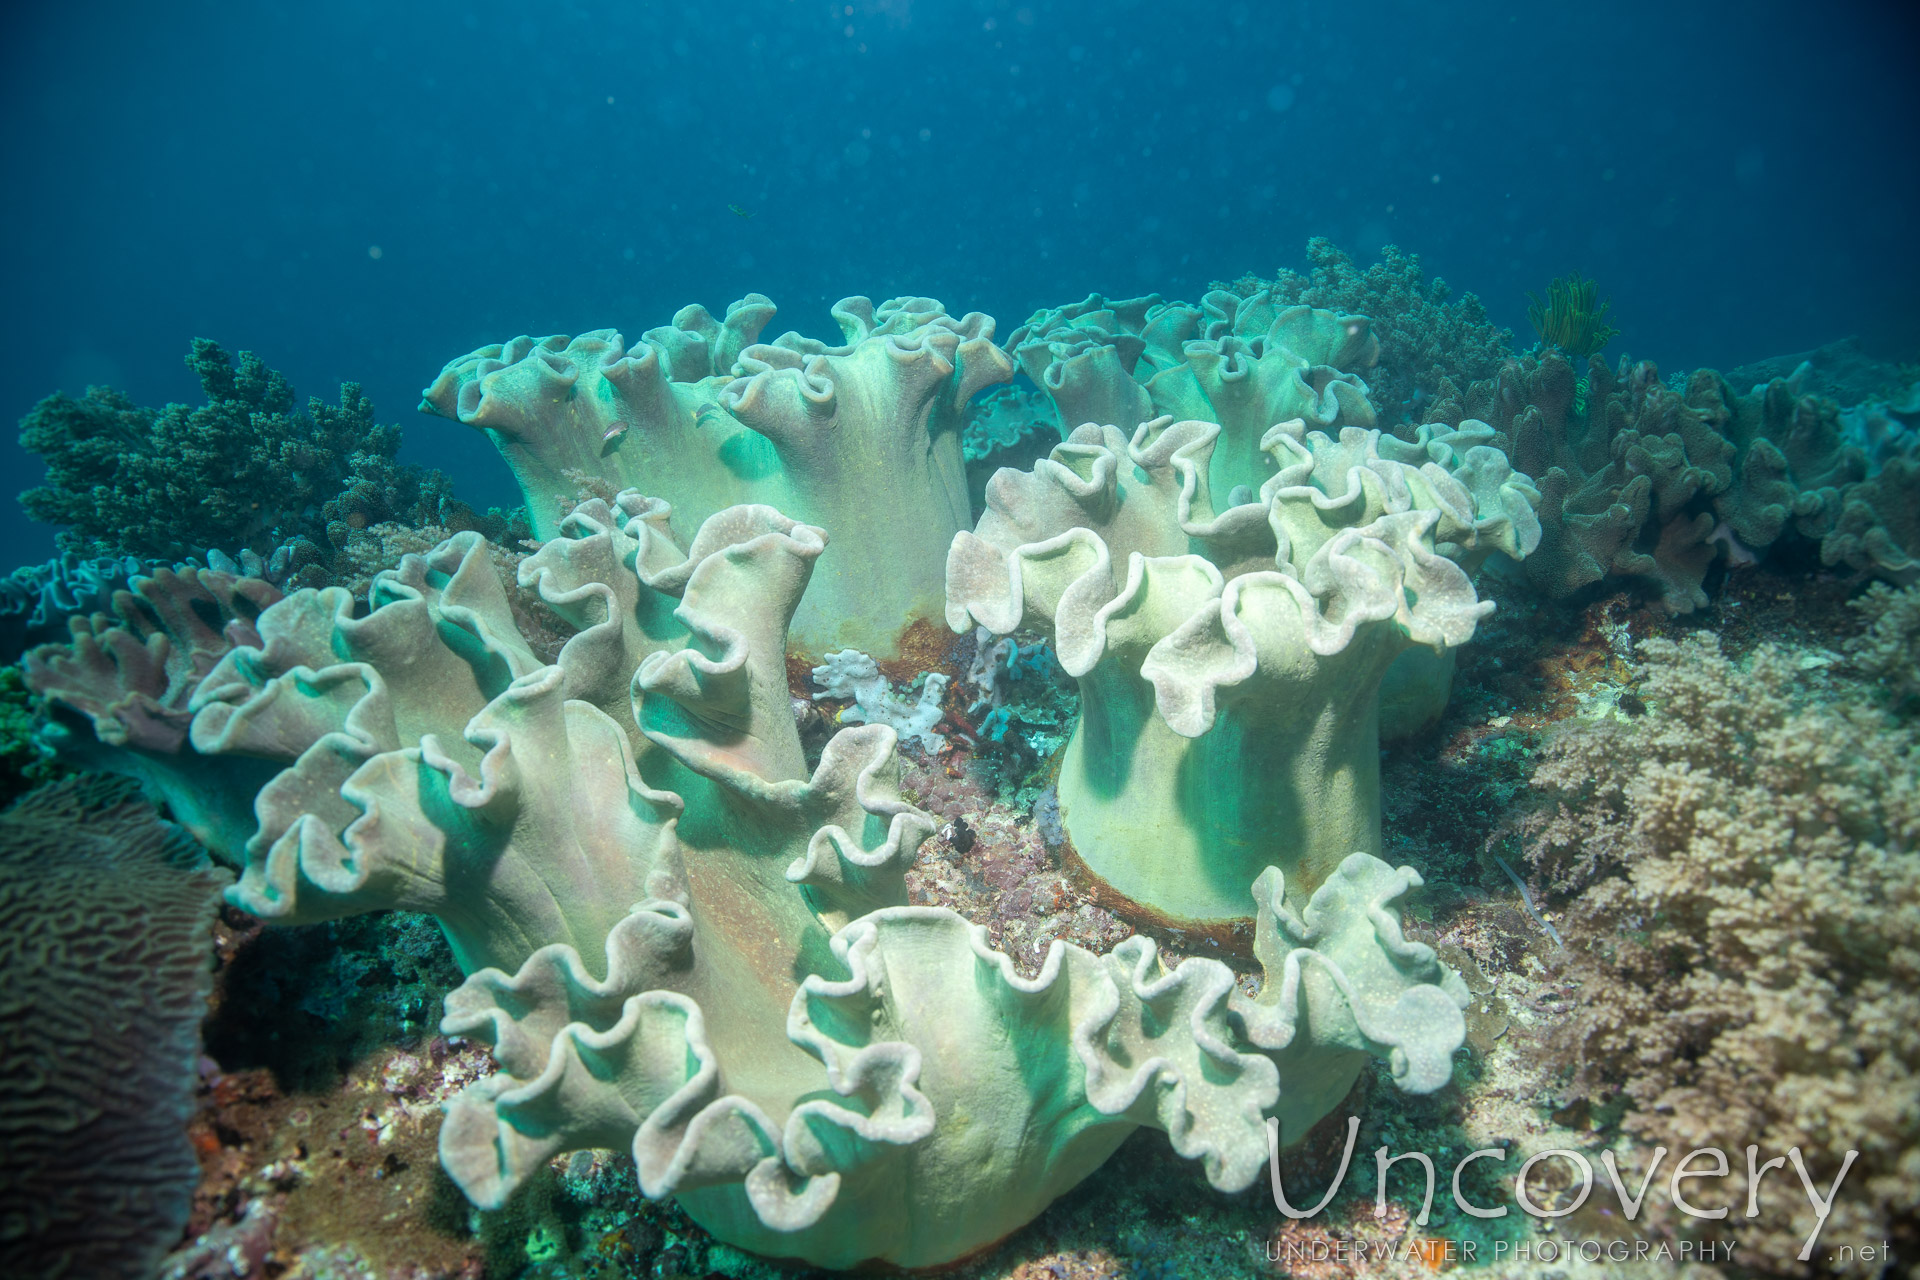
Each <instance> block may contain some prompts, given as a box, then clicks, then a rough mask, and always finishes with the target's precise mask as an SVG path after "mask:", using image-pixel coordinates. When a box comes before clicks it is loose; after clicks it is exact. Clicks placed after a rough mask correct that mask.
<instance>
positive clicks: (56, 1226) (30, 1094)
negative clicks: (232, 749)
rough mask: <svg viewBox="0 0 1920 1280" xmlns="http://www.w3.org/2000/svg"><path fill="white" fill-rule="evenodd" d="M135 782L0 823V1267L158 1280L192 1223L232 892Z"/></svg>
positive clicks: (70, 786) (93, 787) (13, 812)
mask: <svg viewBox="0 0 1920 1280" xmlns="http://www.w3.org/2000/svg"><path fill="white" fill-rule="evenodd" d="M131 790H132V789H131V788H130V787H128V786H127V784H126V783H124V782H121V781H119V780H118V779H104V778H97V777H96V778H82V779H73V780H69V781H67V782H62V783H59V784H57V785H55V786H51V787H45V788H42V789H41V790H39V791H35V792H33V793H31V794H29V795H28V796H26V797H25V798H24V799H22V800H21V801H20V802H19V803H17V804H15V805H14V806H13V807H12V808H10V809H8V810H7V811H6V812H5V813H4V814H0V980H3V981H4V983H5V991H6V1000H5V1003H4V1006H0V1091H3V1096H4V1097H5V1099H6V1105H5V1106H4V1108H0V1142H4V1144H5V1148H6V1159H5V1160H0V1268H4V1270H5V1272H6V1274H7V1275H11V1276H99V1277H122V1276H124V1277H127V1278H128V1280H146V1278H147V1277H150V1276H152V1275H153V1274H155V1268H156V1267H157V1266H158V1265H159V1262H160V1257H161V1255H162V1254H163V1253H165V1252H166V1250H167V1249H168V1248H170V1247H171V1246H172V1245H173V1244H174V1243H175V1242H176V1241H177V1240H178V1239H179V1236H180V1229H181V1228H182V1227H183V1226H185V1225H186V1221H187V1210H188V1205H189V1202H190V1200H191V1199H192V1195H193V1188H194V1183H195V1180H196V1177H197V1175H198V1173H199V1164H198V1162H197V1161H196V1160H195V1159H194V1152H193V1147H192V1145H191V1144H190V1143H189V1142H188V1140H187V1131H186V1122H187V1116H188V1114H189V1113H190V1112H191V1111H192V1109H193V1091H194V1084H195V1081H196V1079H197V1076H198V1072H197V1067H198V1065H199V1055H200V1034H199V1032H200V1019H201V1018H202V1017H203V1016H204V1015H205V1013H206V1002H207V993H208V990H209V988H210V987H211V985H212V983H211V978H212V964H211V960H212V956H213V946H212V940H211V938H210V937H209V933H208V930H209V926H210V925H211V924H212V922H213V915H214V908H215V906H216V905H217V904H218V902H219V889H220V885H221V884H222V883H223V882H224V881H225V879H226V877H225V876H224V875H222V874H220V873H218V872H215V871H214V870H212V869H211V868H210V867H209V866H208V865H207V861H206V855H205V854H203V853H201V852H200V850H198V849H197V848H195V847H194V845H193V842H192V841H191V840H188V839H187V838H186V837H185V836H184V835H183V834H181V832H180V831H179V829H178V828H176V827H173V826H172V825H171V824H169V823H165V822H162V821H160V819H159V818H158V816H157V815H156V814H155V813H154V812H153V809H152V808H151V807H150V806H148V805H146V804H143V803H141V802H140V801H139V800H138V799H137V798H136V797H134V796H133V795H132V794H131Z"/></svg>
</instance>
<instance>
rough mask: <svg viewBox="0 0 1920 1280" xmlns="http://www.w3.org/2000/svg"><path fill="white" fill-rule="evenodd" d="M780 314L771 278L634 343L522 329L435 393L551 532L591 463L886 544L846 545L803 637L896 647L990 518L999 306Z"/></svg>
mask: <svg viewBox="0 0 1920 1280" xmlns="http://www.w3.org/2000/svg"><path fill="white" fill-rule="evenodd" d="M773 313H774V308H773V304H772V303H771V302H769V301H768V300H767V299H766V298H764V297H762V296H761V295H759V294H750V295H748V296H747V297H746V298H744V299H742V300H740V301H739V302H736V303H734V304H733V305H732V306H731V307H729V308H727V313H726V316H725V318H724V319H723V320H718V321H716V320H714V319H713V317H712V316H711V315H709V314H708V313H707V311H706V309H705V308H703V307H698V306H693V307H687V308H685V309H683V310H682V311H681V312H680V313H679V314H678V315H676V316H675V317H674V321H673V324H672V325H670V326H666V327H663V328H658V329H649V330H648V331H647V332H646V333H644V334H642V335H641V340H640V342H639V343H638V344H637V345H636V346H634V347H633V348H632V349H631V350H630V349H629V348H628V347H627V345H626V342H625V340H624V339H623V338H622V337H621V335H620V334H618V333H616V332H614V331H613V330H611V329H601V330H596V331H594V332H591V333H585V334H581V335H579V336H578V337H574V338H566V337H550V338H541V339H534V338H529V337H520V338H515V339H513V340H512V341H510V342H507V343H505V344H500V345H495V346H488V347H483V348H481V349H480V350H478V351H475V352H473V353H471V354H470V355H466V356H462V357H460V358H459V359H457V360H454V361H451V362H449V363H448V365H447V366H446V367H445V368H444V369H443V370H442V371H441V373H440V375H439V376H438V377H437V378H436V379H435V380H434V382H433V384H432V385H431V386H429V387H428V388H427V389H426V391H425V392H424V393H423V397H424V398H423V400H422V403H421V407H422V408H423V409H424V410H426V411H428V412H430V413H435V414H439V415H440V416H443V417H447V418H451V419H454V420H456V421H459V422H464V423H467V424H468V425H470V426H473V427H476V428H479V429H482V430H484V431H486V433H487V434H488V436H489V437H490V438H491V439H492V440H493V442H494V444H495V445H496V446H497V447H498V448H499V449H500V452H501V455H502V456H503V457H504V458H505V459H506V460H507V463H508V465H509V466H511V467H512V468H513V472H514V475H515V476H516V477H517V478H518V480H519V482H520V487H521V490H522V492H523V493H524V494H525V496H526V500H527V508H528V511H529V512H530V513H531V515H532V520H533V526H534V529H535V531H536V532H538V533H539V534H540V536H542V537H546V536H549V535H550V534H551V533H552V532H553V531H554V529H555V528H556V527H557V523H558V521H559V519H560V518H561V516H562V515H563V514H564V512H565V511H567V510H569V509H570V508H571V506H572V503H573V502H574V501H575V500H576V499H577V497H578V496H579V493H580V487H581V486H580V483H579V480H578V477H581V476H585V477H593V478H597V479H599V480H602V481H606V482H610V483H612V484H613V486H614V487H615V488H618V489H623V488H626V487H629V486H638V487H640V488H642V489H644V490H645V491H646V492H648V493H653V494H658V495H659V496H661V497H662V498H664V499H665V500H667V501H669V502H671V503H672V504H673V506H674V509H675V510H677V511H679V512H680V513H681V518H682V519H684V520H688V521H690V522H692V523H693V524H695V525H697V524H698V522H699V521H701V520H704V519H706V518H707V517H708V516H710V515H712V514H714V513H715V512H717V511H720V510H722V509H723V508H726V507H729V506H733V505H735V504H737V503H767V504H770V505H772V506H774V507H777V508H778V509H780V510H781V511H784V512H789V513H791V514H792V516H793V517H794V518H795V519H799V520H802V521H806V522H809V523H812V524H814V525H816V526H821V527H825V528H828V529H830V530H832V532H833V536H834V537H835V538H836V539H839V540H841V541H842V542H843V544H844V545H845V546H847V547H849V548H869V547H885V548H886V549H887V554H886V561H885V564H884V565H883V566H881V565H876V564H874V563H872V562H869V561H867V560H865V559H863V554H864V553H862V552H856V551H852V550H847V551H839V552H835V551H832V550H829V551H828V553H827V554H826V556H824V557H823V558H822V560H821V561H820V564H819V565H818V566H817V568H816V571H815V580H814V587H813V590H812V591H810V592H809V593H808V596H807V598H806V600H805V601H804V602H803V604H802V606H801V610H800V613H799V614H798V615H797V616H796V618H795V620H794V630H793V636H794V640H795V642H796V644H798V645H799V646H800V648H802V649H803V650H805V651H806V652H807V653H810V654H813V655H815V656H822V655H824V654H825V653H826V652H827V651H828V650H829V649H836V648H842V647H852V648H857V649H861V650H863V651H865V652H868V653H872V654H874V655H876V656H878V657H883V658H890V657H892V656H894V653H895V642H896V640H897V638H898V636H899V633H900V632H901V631H902V630H904V629H905V628H906V627H907V626H908V625H909V624H910V623H912V622H913V621H914V620H916V619H926V620H932V619H936V618H938V617H939V615H940V598H939V597H940V566H941V564H942V562H943V557H944V556H945V554H946V546H947V543H948V541H950V540H951V539H952V537H953V535H954V534H955V533H956V532H958V531H959V530H961V529H963V528H965V527H966V526H967V525H968V523H970V522H971V519H972V514H971V508H970V505H969V503H968V499H967V481H966V468H965V459H964V456H963V453H962V445H961V431H962V423H961V410H962V407H963V406H964V405H965V404H966V403H967V402H968V400H969V399H971V398H972V396H973V395H974V393H975V392H977V391H979V390H980V389H981V388H983V387H986V386H989V385H991V384H993V383H996V382H1004V381H1006V380H1007V379H1008V378H1009V377H1010V376H1011V374H1012V365H1011V364H1010V363H1009V361H1008V359H1007V357H1006V355H1005V353H1003V352H1002V351H1001V350H1000V349H999V348H998V347H996V346H995V345H994V344H993V331H994V325H993V321H992V320H991V319H989V318H988V317H986V316H983V315H980V314H978V313H977V312H975V313H969V314H968V315H965V316H962V317H959V318H957V319H956V318H955V317H953V316H950V315H948V314H947V313H946V311H945V310H944V309H943V308H942V307H941V306H940V304H939V303H938V302H936V301H934V300H932V299H930V298H895V299H892V300H890V301H888V302H884V303H882V304H880V306H879V307H877V308H876V307H875V306H874V305H873V303H871V302H870V301H868V300H867V299H866V298H847V299H843V300H842V301H841V302H839V303H837V304H836V305H835V306H834V308H833V316H834V319H835V320H836V321H837V322H838V323H839V325H840V328H841V331H842V334H843V336H844V339H845V341H844V343H843V344H841V345H838V346H835V345H831V344H828V343H823V342H820V341H817V340H815V339H812V338H806V337H802V336H801V335H799V334H797V333H787V334H783V335H782V336H780V337H779V338H776V339H775V340H773V341H772V342H770V343H761V342H757V341H755V339H756V338H757V337H758V336H759V333H760V330H761V328H762V327H763V326H764V325H765V324H766V323H767V321H768V320H769V319H771V318H772V316H773Z"/></svg>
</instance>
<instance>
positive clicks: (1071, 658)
mask: <svg viewBox="0 0 1920 1280" xmlns="http://www.w3.org/2000/svg"><path fill="white" fill-rule="evenodd" d="M1221 435H1222V431H1221V428H1220V427H1219V426H1217V425H1215V424H1213V423H1207V422H1195V421H1189V422H1178V423H1176V422H1172V421H1171V420H1169V419H1167V418H1157V419H1155V420H1154V421H1152V422H1149V423H1146V424H1144V425H1142V426H1141V427H1140V428H1139V429H1138V430H1137V431H1135V432H1133V433H1132V435H1131V438H1129V436H1128V435H1127V434H1125V433H1123V432H1121V431H1119V430H1118V429H1116V428H1114V427H1111V426H1107V427H1101V426H1095V425H1092V424H1088V425H1086V426H1082V427H1080V428H1079V429H1077V430H1076V431H1074V433H1073V434H1072V435H1071V436H1070V437H1069V438H1068V440H1067V442H1066V443H1065V444H1063V445H1061V446H1060V447H1058V448H1056V449H1055V450H1054V451H1053V454H1052V456H1051V457H1050V458H1047V459H1044V460H1042V461H1041V462H1039V463H1038V464H1036V465H1035V467H1034V469H1033V470H1032V471H1031V472H1018V471H1012V470H1004V471H1001V472H1000V473H999V474H998V475H996V476H995V477H994V479H993V481H992V482H991V483H990V484H989V485H988V487H987V507H988V510H987V513H986V515H985V516H983V517H982V518H981V521H980V525H979V528H978V529H977V530H976V531H974V532H972V533H962V534H960V535H958V536H957V537H956V538H955V539H954V544H953V549H952V551H951V553H950V554H949V557H948V561H947V618H948V622H949V623H950V624H951V625H952V626H953V627H954V629H955V630H964V629H966V628H968V627H971V626H973V625H976V624H978V625H980V626H984V627H986V628H987V629H988V630H989V631H993V632H997V633H1005V632H1010V631H1013V630H1015V629H1017V628H1021V627H1037V628H1040V629H1042V630H1045V631H1047V632H1049V633H1050V634H1051V636H1052V638H1053V642H1054V645H1055V648H1056V650H1057V652H1058V653H1059V655H1060V661H1061V664H1062V665H1063V666H1064V667H1065V668H1066V670H1067V672H1068V674H1069V675H1072V676H1074V677H1075V678H1076V679H1078V681H1079V683H1080V692H1081V699H1082V701H1081V715H1080V722H1079V724H1078V725H1077V726H1076V728H1075V730H1074V734H1073V738H1072V740H1071V741H1070V742H1069V743H1068V744H1067V748H1066V754H1065V757H1064V759H1063V761H1062V764H1061V767H1060V778H1059V801H1060V813H1061V818H1062V820H1063V822H1064V824H1065V827H1066V831H1067V834H1068V836H1069V837H1070V838H1071V840H1072V843H1073V846H1074V849H1075V850H1076V852H1077V853H1078V854H1079V856H1080V858H1081V859H1082V860H1083V861H1084V862H1085V864H1086V866H1087V867H1088V869H1090V870H1091V871H1093V872H1094V874H1096V875H1097V876H1099V877H1100V878H1101V879H1102V880H1104V881H1105V882H1106V883H1107V885H1108V886H1110V887H1111V888H1112V889H1114V890H1116V891H1117V892H1118V893H1119V894H1121V895H1122V896H1123V897H1125V898H1127V899H1129V900H1130V901H1131V902H1132V903H1133V904H1134V905H1135V906H1136V907H1140V908H1144V909H1145V910H1146V911H1147V912H1149V913H1150V914H1153V915H1157V916H1160V917H1163V918H1171V919H1173V920H1175V921H1178V922H1181V923H1193V922H1205V921H1218V920H1223V919H1228V918H1232V917H1239V916H1244V915H1246V907H1245V896H1244V892H1243V890H1242V888H1241V886H1243V885H1244V884H1246V882H1247V881H1248V880H1249V879H1251V878H1252V877H1254V876H1255V875H1258V874H1259V873H1260V871H1261V869H1262V868H1263V867H1265V866H1267V865H1269V864H1270V863H1277V864H1279V865H1280V866H1282V867H1283V868H1285V869H1286V871H1287V874H1288V876H1289V879H1290V881H1291V882H1292V884H1293V885H1294V886H1295V890H1296V891H1306V892H1311V891H1312V890H1313V889H1315V888H1316V887H1317V886H1319V885H1321V884H1322V883H1323V882H1325V881H1326V880H1327V879H1328V877H1329V876H1331V875H1332V874H1333V873H1334V872H1335V870H1336V868H1338V867H1340V866H1342V865H1343V863H1344V860H1345V859H1347V857H1348V855H1349V854H1352V853H1354V852H1355V851H1356V850H1359V851H1361V852H1363V853H1365V854H1373V853H1377V852H1378V851H1379V849H1380V761H1379V737H1380V701H1381V692H1380V691H1381V688H1382V684H1383V681H1384V680H1386V679H1387V678H1388V676H1389V673H1390V671H1394V670H1395V669H1396V667H1398V669H1399V678H1400V681H1401V682H1402V683H1404V684H1407V685H1410V686H1412V687H1413V689H1412V692H1411V693H1410V694H1406V695H1403V697H1402V698H1401V699H1400V700H1399V702H1398V704H1397V705H1399V706H1400V707H1401V708H1402V709H1403V710H1402V714H1414V715H1417V716H1425V715H1426V714H1428V711H1429V709H1430V706H1431V704H1432V702H1433V700H1434V699H1435V698H1437V699H1438V700H1439V702H1441V703H1444V701H1445V697H1446V680H1447V678H1448V676H1449V674H1450V669H1449V668H1448V667H1447V666H1446V665H1445V663H1444V658H1445V657H1446V655H1448V654H1449V653H1450V652H1451V651H1452V650H1453V649H1454V648H1456V647H1457V646H1459V645H1462V644H1464V643H1466V641H1467V640H1468V639H1470V638H1471V637H1472V635H1473V631H1474V626H1475V624H1476V623H1477V621H1478V620H1479V619H1480V618H1481V617H1483V616H1484V615H1485V614H1487V613H1488V612H1490V611H1491V610H1492V608H1493V606H1492V604H1491V603H1487V602H1482V601H1479V600H1478V599H1477V598H1476V596H1475V593H1474V589H1473V583H1472V579H1471V577H1470V576H1469V575H1470V573H1471V571H1472V570H1473V569H1475V568H1477V567H1478V565H1479V564H1480V562H1481V561H1483V560H1484V559H1485V558H1486V557H1487V556H1488V555H1489V554H1491V553H1492V552H1494V551H1500V552H1504V553H1505V554H1507V555H1508V556H1510V557H1513V558H1515V559H1518V558H1520V557H1522V556H1525V555H1526V554H1527V553H1528V552H1530V551H1532V550H1533V548H1534V547H1535V546H1536V545H1538V543H1539V540H1540V526H1539V523H1538V522H1537V520H1536V519H1535V517H1534V510H1533V504H1534V501H1535V499H1536V498H1537V496H1538V495H1537V494H1536V492H1535V491H1534V489H1533V488H1532V486H1531V484H1530V483H1529V482H1528V480H1527V477H1525V476H1522V475H1519V474H1517V473H1515V472H1514V471H1513V469H1512V468H1511V467H1509V466H1508V465H1507V459H1506V455H1504V454H1502V453H1501V452H1500V451H1499V450H1497V449H1493V448H1491V447H1489V446H1488V445H1487V444H1486V443H1485V441H1486V440H1489V439H1491V438H1492V435H1493V432H1492V429H1491V428H1489V427H1486V426H1485V425H1484V424H1480V423H1469V424H1466V426H1465V427H1464V428H1463V429H1461V430H1452V429H1449V428H1444V427H1432V426H1429V427H1422V428H1420V430H1419V432H1418V438H1417V440H1415V441H1413V442H1408V441H1402V440H1397V439H1395V438H1394V437H1391V436H1386V435H1383V434H1381V433H1380V432H1378V431H1363V430H1360V429H1358V428H1353V427H1349V428H1346V429H1344V430H1342V431H1341V432H1340V434H1339V437H1338V438H1337V439H1336V438H1333V437H1330V436H1328V435H1327V434H1326V433H1324V432H1320V431H1308V430H1306V424H1305V423H1303V422H1301V421H1300V420H1298V419H1295V420H1294V421H1292V422H1285V423H1281V424H1279V425H1277V426H1275V427H1273V428H1272V429H1271V430H1269V431H1268V432H1266V434H1265V437H1264V438H1263V440H1262V447H1263V449H1264V450H1265V452H1266V453H1267V454H1268V455H1269V456H1270V458H1271V459H1272V462H1271V468H1270V469H1271V472H1272V474H1271V476H1270V478H1269V479H1268V480H1267V481H1266V482H1265V483H1264V484H1263V485H1262V487H1261V489H1260V494H1259V497H1258V499H1257V500H1255V501H1252V502H1242V503H1240V504H1238V505H1232V506H1222V507H1220V508H1216V507H1215V505H1214V501H1213V498H1212V493H1213V490H1212V488H1211V486H1210V484H1209V479H1208V477H1209V473H1210V471H1211V470H1212V468H1211V466H1210V463H1211V462H1212V454H1213V452H1214V450H1215V448H1216V446H1217V444H1218V441H1219V439H1220V437H1221ZM1410 660H1411V661H1410ZM1407 707H1411V708H1413V710H1412V711H1411V712H1408V711H1406V710H1405V708H1407Z"/></svg>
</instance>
